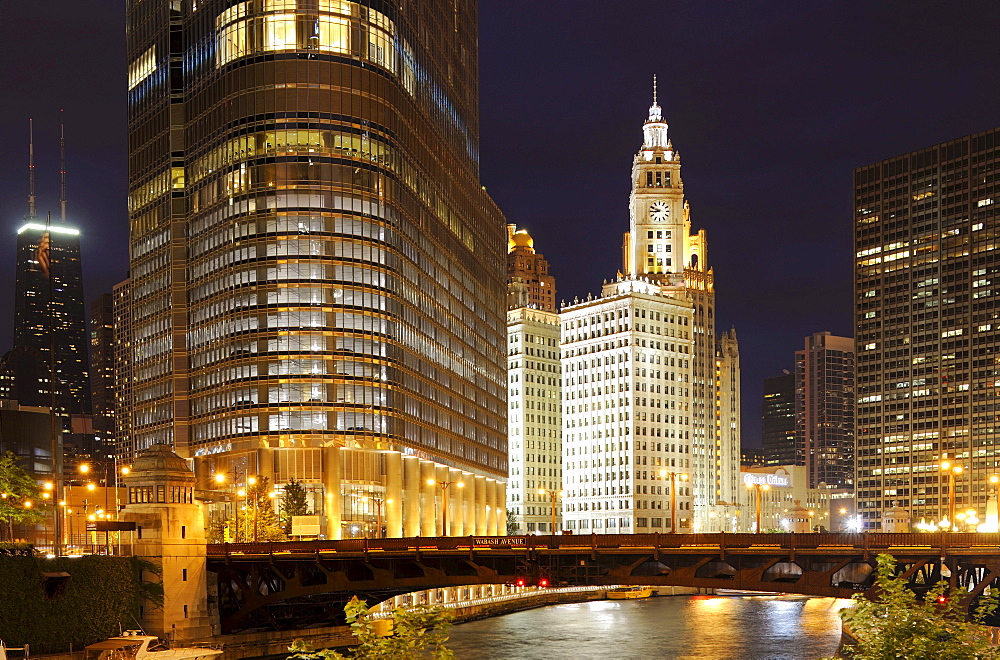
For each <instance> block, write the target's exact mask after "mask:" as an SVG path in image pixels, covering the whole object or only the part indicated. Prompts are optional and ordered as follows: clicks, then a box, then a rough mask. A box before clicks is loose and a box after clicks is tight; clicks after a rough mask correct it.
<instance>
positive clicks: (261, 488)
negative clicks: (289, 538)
mask: <svg viewBox="0 0 1000 660" xmlns="http://www.w3.org/2000/svg"><path fill="white" fill-rule="evenodd" d="M246 494H247V495H246V500H245V503H243V504H242V505H241V506H240V520H239V525H238V530H237V538H236V541H237V542H238V543H248V542H253V541H284V540H285V532H284V531H283V530H282V529H281V523H280V521H279V520H278V514H276V513H275V512H274V499H273V498H272V497H271V485H270V479H268V478H267V477H262V476H260V475H257V477H256V483H254V484H253V485H251V486H249V487H248V488H247V489H246ZM237 504H240V503H239V502H237Z"/></svg>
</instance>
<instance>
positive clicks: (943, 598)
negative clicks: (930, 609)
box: [937, 594, 948, 605]
mask: <svg viewBox="0 0 1000 660" xmlns="http://www.w3.org/2000/svg"><path fill="white" fill-rule="evenodd" d="M937 602H938V603H939V604H942V605H943V604H944V603H947V602H948V597H947V596H945V595H944V594H942V595H940V596H938V597H937Z"/></svg>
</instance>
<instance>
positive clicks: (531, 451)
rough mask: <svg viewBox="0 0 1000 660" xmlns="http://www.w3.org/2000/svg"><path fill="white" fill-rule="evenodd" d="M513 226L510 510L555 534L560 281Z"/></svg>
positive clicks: (526, 523)
mask: <svg viewBox="0 0 1000 660" xmlns="http://www.w3.org/2000/svg"><path fill="white" fill-rule="evenodd" d="M507 229H508V243H507V250H508V253H507V293H508V296H507V301H508V306H509V309H508V310H507V381H508V382H507V427H508V437H507V448H508V462H507V464H508V469H509V471H510V479H509V481H508V482H507V512H508V515H509V516H512V518H511V520H512V521H514V522H516V523H517V527H516V529H517V531H518V533H521V534H526V533H532V532H545V533H549V532H555V531H557V530H558V529H559V523H560V521H561V518H562V516H561V507H562V504H561V502H559V501H558V500H559V497H560V491H561V490H562V401H561V397H560V393H561V387H560V385H561V378H560V367H559V315H558V314H556V312H555V287H556V280H555V278H554V277H552V276H551V275H549V274H548V268H549V266H548V263H547V262H546V261H545V258H544V257H543V256H542V255H541V254H539V253H538V252H535V248H534V240H532V238H531V236H530V235H529V234H528V232H527V231H525V230H523V229H522V230H520V231H515V227H514V225H507ZM553 496H554V497H555V498H556V500H555V502H553ZM553 506H555V509H553ZM553 511H555V518H556V520H555V525H556V528H555V529H551V528H552V526H553V521H552V513H553ZM512 528H513V525H512Z"/></svg>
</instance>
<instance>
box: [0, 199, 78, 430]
mask: <svg viewBox="0 0 1000 660" xmlns="http://www.w3.org/2000/svg"><path fill="white" fill-rule="evenodd" d="M43 240H44V241H45V243H46V247H45V249H44V250H43V252H44V251H47V252H48V255H47V264H44V265H43V264H41V263H39V245H40V244H41V243H42V242H43ZM42 259H43V260H45V257H43V258H42ZM46 269H47V270H48V273H49V274H50V275H51V281H50V279H49V277H48V276H47V275H46ZM53 347H54V348H55V364H54V365H51V364H50V362H49V353H50V350H51V349H52V348H53ZM18 353H21V357H20V358H18V357H16V356H17V354H18ZM9 362H10V363H11V364H12V365H18V366H13V369H14V370H15V377H14V380H15V382H16V385H15V389H14V396H13V397H12V398H15V399H17V400H18V402H19V403H21V404H22V405H26V406H45V407H48V406H49V405H50V402H51V400H50V390H49V383H50V380H51V373H50V372H52V371H53V368H54V375H55V383H56V396H55V407H56V410H57V411H60V412H62V413H65V414H74V413H75V414H89V413H90V380H89V378H88V374H87V321H86V317H85V316H84V304H83V271H82V269H81V265H80V232H79V230H78V229H76V228H74V227H70V226H68V225H65V224H62V223H55V224H51V225H46V222H45V220H38V219H30V218H29V219H27V220H25V222H24V224H22V225H21V227H20V229H18V231H17V274H16V280H15V293H14V351H13V352H12V355H11V359H10V360H9ZM36 379H37V380H36Z"/></svg>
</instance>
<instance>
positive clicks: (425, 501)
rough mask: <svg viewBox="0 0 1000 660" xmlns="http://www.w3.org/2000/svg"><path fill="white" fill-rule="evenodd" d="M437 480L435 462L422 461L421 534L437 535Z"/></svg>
mask: <svg viewBox="0 0 1000 660" xmlns="http://www.w3.org/2000/svg"><path fill="white" fill-rule="evenodd" d="M436 481H437V474H436V473H435V471H434V464H433V463H431V462H429V461H420V536H436V535H437V520H436V518H437V516H436V515H435V513H434V498H435V497H436V496H437V491H438V490H440V488H439V487H438V486H437V485H436V484H435V483H433V482H436Z"/></svg>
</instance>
